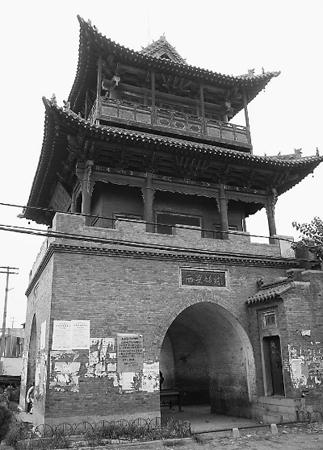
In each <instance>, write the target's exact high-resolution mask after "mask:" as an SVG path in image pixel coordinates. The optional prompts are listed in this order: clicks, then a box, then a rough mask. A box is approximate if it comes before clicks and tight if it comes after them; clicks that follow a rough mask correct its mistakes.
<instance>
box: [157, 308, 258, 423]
mask: <svg viewBox="0 0 323 450" xmlns="http://www.w3.org/2000/svg"><path fill="white" fill-rule="evenodd" d="M160 371H161V375H162V378H161V381H162V385H161V406H162V408H161V412H162V416H163V414H164V411H166V408H167V404H166V405H164V404H163V399H164V398H165V395H166V394H167V395H166V398H167V399H168V393H167V390H168V391H171V393H172V395H173V397H174V398H173V399H172V400H173V401H174V403H176V401H177V399H176V395H175V394H176V392H178V393H179V395H180V396H181V404H182V405H183V409H184V412H185V408H186V407H192V406H194V405H197V406H199V405H205V406H206V405H207V406H208V408H209V409H208V410H209V411H210V412H212V413H217V414H224V415H233V416H240V417H250V396H251V390H252V391H253V389H254V374H255V372H254V360H253V354H252V347H251V344H250V342H249V339H248V337H247V335H246V333H245V331H244V330H243V328H242V327H241V325H240V324H239V323H238V321H237V320H236V319H235V318H234V317H233V316H232V315H231V314H230V313H229V312H228V311H227V310H225V309H224V308H222V307H220V306H218V305H216V304H213V303H210V302H205V303H204V302H202V303H198V304H195V305H192V306H190V307H188V308H186V309H185V310H184V311H182V312H181V313H180V314H179V315H178V316H177V317H176V319H175V320H174V321H173V322H172V324H171V325H170V327H169V328H168V330H167V333H166V335H165V337H164V341H163V344H162V346H161V355H160ZM165 391H166V392H165ZM166 412H167V411H166Z"/></svg>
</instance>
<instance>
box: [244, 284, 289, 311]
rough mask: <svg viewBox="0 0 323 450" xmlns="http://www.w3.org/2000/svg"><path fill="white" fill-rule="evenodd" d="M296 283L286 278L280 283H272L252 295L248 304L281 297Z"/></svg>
mask: <svg viewBox="0 0 323 450" xmlns="http://www.w3.org/2000/svg"><path fill="white" fill-rule="evenodd" d="M294 285H295V283H294V281H291V280H286V281H283V282H279V283H273V284H271V285H268V286H265V287H262V288H261V289H260V291H259V292H257V293H256V294H254V295H252V296H251V297H249V298H248V300H247V305H254V304H257V303H266V302H268V301H271V300H274V299H276V298H279V297H280V295H282V294H284V293H285V292H287V291H289V289H291V288H292V287H294Z"/></svg>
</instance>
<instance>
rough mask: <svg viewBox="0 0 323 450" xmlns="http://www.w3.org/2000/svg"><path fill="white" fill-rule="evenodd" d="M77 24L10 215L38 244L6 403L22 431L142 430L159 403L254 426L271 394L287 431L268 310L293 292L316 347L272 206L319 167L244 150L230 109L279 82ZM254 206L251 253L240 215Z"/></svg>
mask: <svg viewBox="0 0 323 450" xmlns="http://www.w3.org/2000/svg"><path fill="white" fill-rule="evenodd" d="M79 23H80V43H79V55H78V56H79V59H78V66H77V72H76V77H75V80H74V84H73V86H72V89H71V92H70V94H69V97H68V100H67V101H66V102H64V105H63V106H62V107H60V106H59V105H58V104H57V102H56V99H55V97H53V98H51V99H46V98H44V99H43V102H44V106H45V125H44V138H43V145H42V149H41V153H40V158H39V163H38V167H37V170H36V174H35V178H34V181H33V185H32V188H31V192H30V196H29V200H28V204H27V207H26V208H25V210H24V216H25V217H26V218H28V219H29V220H33V221H35V222H37V223H40V224H44V225H47V226H48V227H49V233H48V234H49V236H48V238H47V239H46V241H45V243H44V244H43V246H42V248H41V250H40V253H39V255H38V256H37V260H36V262H35V264H34V266H33V268H32V271H31V275H30V281H29V286H28V288H27V296H28V306H27V320H26V341H25V352H24V355H25V358H24V369H23V376H22V388H21V405H22V407H25V395H26V392H27V391H28V389H29V388H30V386H32V385H34V386H35V402H34V408H33V420H34V423H35V424H39V423H49V424H51V423H60V422H71V423H72V422H73V423H76V422H78V421H80V422H81V421H83V420H87V421H93V422H94V421H96V420H102V419H104V420H110V419H111V420H114V419H120V418H126V419H131V418H133V419H136V418H138V417H145V418H155V417H160V416H161V415H162V416H163V414H165V413H166V411H168V406H167V405H168V404H169V402H173V403H174V404H178V403H179V404H180V405H181V408H182V409H183V410H184V411H185V408H187V407H189V406H190V405H197V404H204V405H208V406H209V408H210V411H211V412H214V413H220V414H227V415H235V416H242V417H261V418H262V420H264V421H266V420H268V421H269V420H272V417H270V418H269V416H268V414H269V413H268V411H269V410H270V408H272V410H273V411H276V410H277V408H276V406H277V405H276V403H275V402H276V399H277V398H279V399H280V400H279V401H280V404H279V405H280V407H282V408H285V409H284V414H285V416H284V418H285V419H286V420H291V419H292V418H293V417H294V415H295V414H296V412H295V411H296V409H297V408H298V407H299V402H300V399H301V397H302V384H301V383H298V382H296V381H295V376H294V372H293V370H294V369H295V367H296V363H295V362H294V363H293V362H292V361H294V360H296V359H297V358H298V357H299V358H301V356H299V355H298V353H297V352H298V351H299V348H300V347H299V345H300V344H299V336H297V337H296V338H295V339H294V335H293V333H292V331H291V330H293V329H294V328H293V327H295V329H296V327H298V320H299V318H297V317H296V316H297V315H296V314H293V315H292V316H290V317H289V318H287V317H286V314H288V311H289V309H288V307H287V306H286V305H288V304H289V303H290V302H292V299H293V298H294V299H295V295H296V297H297V299H298V300H297V302H296V303H295V304H302V305H303V306H302V308H300V311H302V320H305V322H306V321H309V323H308V324H307V326H308V328H311V329H312V330H313V331H312V333H314V334H315V333H317V336H319V335H320V333H321V332H322V330H321V328H320V326H319V324H317V323H313V320H314V319H313V315H312V314H311V308H312V306H311V305H310V301H309V300H308V296H307V297H306V295H307V294H306V293H307V292H308V289H309V288H308V283H310V281H311V280H310V278H311V277H313V276H315V277H317V278H318V279H319V280H320V281H319V282H320V283H321V278H320V276H321V275H320V273H321V272H320V271H319V270H317V271H316V270H311V271H310V272H311V273H310V274H307V275H306V276H305V275H304V274H303V271H304V269H302V265H301V262H300V260H299V259H297V258H295V254H294V252H293V250H292V249H291V248H290V242H289V241H288V239H287V240H286V238H284V237H282V236H279V235H278V234H277V230H276V225H275V204H276V201H277V199H278V197H279V196H280V195H281V194H283V193H284V192H286V191H287V190H289V189H290V188H292V187H293V186H294V185H295V184H297V183H299V182H300V181H301V180H302V179H303V178H304V177H306V176H307V175H308V174H309V173H311V172H312V171H313V170H314V169H315V167H316V166H317V165H318V164H319V163H320V162H321V161H322V157H320V156H318V155H316V156H313V157H301V156H300V155H298V154H296V153H295V154H293V155H286V156H258V155H256V150H257V149H253V146H252V140H251V134H250V125H249V116H248V105H249V103H250V102H251V101H252V100H253V99H254V98H255V97H256V96H257V95H258V94H260V92H261V91H262V90H263V89H264V88H265V86H266V85H267V84H268V83H269V82H270V81H271V80H272V79H273V78H275V77H277V76H278V75H279V72H264V73H261V74H259V75H256V74H254V73H253V72H249V73H247V74H244V75H240V76H232V75H224V74H220V73H216V72H211V71H209V70H205V69H200V68H198V67H194V66H191V65H189V64H188V63H187V62H186V61H185V60H184V59H183V58H182V57H181V56H180V55H179V54H178V52H177V51H176V49H175V48H174V47H173V46H172V45H170V43H169V42H168V41H167V40H166V38H165V37H164V36H161V37H160V38H159V39H158V40H157V41H155V42H153V43H151V44H150V45H148V46H147V47H145V48H143V49H142V50H141V51H134V50H131V49H129V48H126V47H124V46H122V45H119V44H117V43H115V42H114V41H112V40H111V39H109V38H107V37H105V36H103V35H102V34H101V33H99V32H98V30H97V29H96V28H95V27H94V26H92V25H91V23H90V22H86V21H84V20H83V19H82V18H79ZM240 111H243V112H244V117H245V125H243V126H242V125H236V124H235V123H234V117H235V116H236V115H237V114H238V113H239V112H240ZM262 208H265V210H266V213H267V218H268V231H263V232H262V233H261V234H267V235H268V242H267V243H262V244H260V243H254V242H252V241H251V239H250V234H249V233H248V231H247V229H246V218H247V217H249V216H250V215H252V214H255V213H256V212H257V211H259V210H261V209H262ZM311 269H313V267H311ZM314 272H315V273H314ZM313 273H314V275H313ZM304 276H305V278H306V277H307V278H306V279H305V278H304V279H303V278H302V277H304ZM297 277H298V278H297ZM297 280H298V281H297ZM306 283H307V284H306ZM297 290H300V291H299V292H298V291H297ZM296 291H297V293H296V294H295V292H296ZM311 292H312V291H311ZM311 295H314V294H311ZM315 295H316V294H315ZM305 298H307V300H302V299H305ZM315 301H317V299H316V297H315V298H314V297H313V298H311V302H312V303H311V304H312V305H313V302H315ZM304 302H305V304H306V305H307V306H306V307H305V306H304ZM306 308H307V309H306ZM314 329H315V331H314ZM322 339H323V338H322ZM316 340H317V341H319V340H320V339H316ZM308 345H309V344H308ZM291 348H295V349H296V350H295V352H296V353H295V352H294V353H293V354H291V351H290V349H291ZM295 355H296V356H295ZM293 364H294V365H293ZM295 370H296V369H295ZM295 370H294V371H295ZM295 373H296V372H295ZM314 388H315V386H314V387H313V386H312V387H311V386H307V387H306V389H307V390H309V391H310V392H311V390H314ZM315 389H316V388H315ZM315 392H316V390H315ZM309 397H310V396H309ZM275 408H276V409H275ZM168 413H169V412H168ZM266 414H267V416H268V417H267V416H266ZM272 414H275V412H272ZM280 415H281V414H280Z"/></svg>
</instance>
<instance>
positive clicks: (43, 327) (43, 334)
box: [40, 320, 46, 350]
mask: <svg viewBox="0 0 323 450" xmlns="http://www.w3.org/2000/svg"><path fill="white" fill-rule="evenodd" d="M45 345H46V320H44V322H42V323H41V325H40V350H44V349H45Z"/></svg>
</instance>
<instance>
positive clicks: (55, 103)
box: [50, 94, 57, 106]
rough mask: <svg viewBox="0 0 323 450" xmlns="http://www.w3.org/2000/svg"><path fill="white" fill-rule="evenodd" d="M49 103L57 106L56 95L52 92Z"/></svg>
mask: <svg viewBox="0 0 323 450" xmlns="http://www.w3.org/2000/svg"><path fill="white" fill-rule="evenodd" d="M50 101H51V104H52V105H54V106H57V99H56V95H55V94H52V96H51V98H50Z"/></svg>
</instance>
